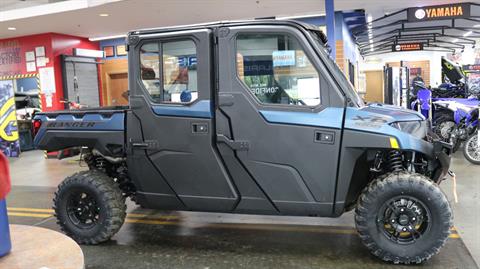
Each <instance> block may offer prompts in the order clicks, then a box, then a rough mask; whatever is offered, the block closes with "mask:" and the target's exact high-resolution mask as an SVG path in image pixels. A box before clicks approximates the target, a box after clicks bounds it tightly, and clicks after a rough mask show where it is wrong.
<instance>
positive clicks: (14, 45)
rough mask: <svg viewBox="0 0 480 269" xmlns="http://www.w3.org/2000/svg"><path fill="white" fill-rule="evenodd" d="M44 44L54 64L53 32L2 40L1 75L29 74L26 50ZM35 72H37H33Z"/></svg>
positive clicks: (0, 53) (0, 47) (0, 54)
mask: <svg viewBox="0 0 480 269" xmlns="http://www.w3.org/2000/svg"><path fill="white" fill-rule="evenodd" d="M39 46H44V47H45V54H46V57H48V58H49V59H50V62H49V63H48V64H47V66H53V65H52V64H53V63H52V42H51V34H39V35H31V36H24V37H17V38H10V39H2V40H0V76H11V75H20V74H27V66H26V62H25V52H27V51H32V50H35V47H39ZM31 73H35V72H31Z"/></svg>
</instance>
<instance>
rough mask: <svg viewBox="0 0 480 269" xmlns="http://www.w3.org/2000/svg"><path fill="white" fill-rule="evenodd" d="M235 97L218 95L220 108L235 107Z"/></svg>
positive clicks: (227, 94) (223, 94)
mask: <svg viewBox="0 0 480 269" xmlns="http://www.w3.org/2000/svg"><path fill="white" fill-rule="evenodd" d="M234 99H235V97H234V96H233V94H229V93H220V94H219V95H218V106H233V103H234V102H233V101H234Z"/></svg>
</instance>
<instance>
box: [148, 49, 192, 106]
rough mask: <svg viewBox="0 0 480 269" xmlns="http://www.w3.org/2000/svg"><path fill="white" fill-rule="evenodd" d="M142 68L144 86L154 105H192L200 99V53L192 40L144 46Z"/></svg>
mask: <svg viewBox="0 0 480 269" xmlns="http://www.w3.org/2000/svg"><path fill="white" fill-rule="evenodd" d="M160 59H162V61H161V62H160ZM140 68H141V79H142V82H143V86H145V89H146V90H147V92H148V94H149V95H150V96H151V97H152V98H153V100H154V101H155V102H167V103H190V102H193V101H195V100H196V99H197V98H198V90H197V52H196V47H195V43H194V42H193V41H191V40H182V41H169V42H160V43H159V42H157V41H155V42H151V43H145V44H143V45H142V47H141V48H140ZM160 70H161V71H162V72H163V74H161V73H160Z"/></svg>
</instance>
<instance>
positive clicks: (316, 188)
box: [216, 26, 344, 215]
mask: <svg viewBox="0 0 480 269" xmlns="http://www.w3.org/2000/svg"><path fill="white" fill-rule="evenodd" d="M218 38H219V50H218V55H219V57H218V58H219V63H220V64H219V68H218V70H219V93H218V110H217V113H216V114H217V119H221V118H222V117H223V118H225V119H226V120H225V123H217V143H218V145H219V147H220V146H223V147H224V146H225V145H226V146H228V147H229V148H230V149H231V150H232V151H234V152H235V156H236V160H237V161H238V163H239V167H243V168H244V169H245V170H246V172H247V174H248V175H250V176H251V178H253V180H254V181H255V182H256V184H257V185H258V186H259V188H260V189H261V190H262V191H263V193H264V194H265V195H266V197H267V199H268V200H269V201H270V202H271V203H272V204H273V205H274V207H275V209H276V210H278V211H279V212H280V213H281V214H292V215H329V214H330V213H331V211H332V206H333V201H334V193H335V183H336V174H337V166H338V157H339V149H340V143H341V127H342V120H343V113H344V108H343V107H332V106H331V105H330V104H331V103H332V102H331V100H332V99H333V98H334V97H333V94H336V91H335V90H334V88H333V83H332V80H331V79H330V78H329V77H327V75H325V74H326V73H327V72H325V67H324V66H323V64H322V62H321V61H320V60H319V58H318V55H316V52H315V51H314V50H313V49H312V47H310V46H308V45H305V44H309V43H308V42H309V41H307V33H306V32H302V31H300V30H298V29H294V28H291V27H287V26H285V27H281V26H275V27H269V26H262V27H259V26H256V27H230V28H221V29H219V31H218ZM222 154H223V153H222ZM232 175H234V174H233V173H232ZM234 180H235V181H236V182H240V181H241V180H243V179H241V178H234ZM242 198H243V196H242Z"/></svg>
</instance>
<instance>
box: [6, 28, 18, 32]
mask: <svg viewBox="0 0 480 269" xmlns="http://www.w3.org/2000/svg"><path fill="white" fill-rule="evenodd" d="M7 29H8V30H9V31H15V30H17V28H15V27H8V28H7Z"/></svg>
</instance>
